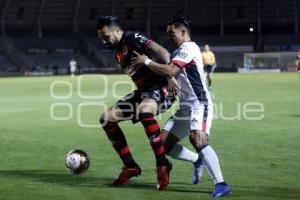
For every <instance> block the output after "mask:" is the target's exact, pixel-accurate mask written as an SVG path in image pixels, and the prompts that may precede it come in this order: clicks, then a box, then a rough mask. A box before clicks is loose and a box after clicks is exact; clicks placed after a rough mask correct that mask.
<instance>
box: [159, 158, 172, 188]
mask: <svg viewBox="0 0 300 200" xmlns="http://www.w3.org/2000/svg"><path fill="white" fill-rule="evenodd" d="M171 170H172V163H171V162H169V163H168V164H167V165H160V166H158V167H157V189H158V190H165V189H166V188H167V187H168V184H169V179H170V171H171Z"/></svg>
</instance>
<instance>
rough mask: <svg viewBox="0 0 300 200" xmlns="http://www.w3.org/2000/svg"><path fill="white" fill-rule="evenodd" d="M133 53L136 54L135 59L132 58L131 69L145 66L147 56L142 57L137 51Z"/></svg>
mask: <svg viewBox="0 0 300 200" xmlns="http://www.w3.org/2000/svg"><path fill="white" fill-rule="evenodd" d="M133 53H134V54H135V57H132V58H131V65H130V68H132V67H136V66H138V65H140V64H144V62H145V60H146V59H147V58H148V56H146V55H144V54H143V55H141V54H139V53H138V52H136V51H133Z"/></svg>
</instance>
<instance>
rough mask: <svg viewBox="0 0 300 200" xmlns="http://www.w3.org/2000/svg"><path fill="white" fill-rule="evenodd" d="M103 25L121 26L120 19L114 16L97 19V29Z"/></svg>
mask: <svg viewBox="0 0 300 200" xmlns="http://www.w3.org/2000/svg"><path fill="white" fill-rule="evenodd" d="M104 26H109V27H112V26H116V27H119V28H121V25H120V19H119V18H118V17H115V16H103V17H101V18H100V19H99V20H98V24H97V29H101V28H103V27H104Z"/></svg>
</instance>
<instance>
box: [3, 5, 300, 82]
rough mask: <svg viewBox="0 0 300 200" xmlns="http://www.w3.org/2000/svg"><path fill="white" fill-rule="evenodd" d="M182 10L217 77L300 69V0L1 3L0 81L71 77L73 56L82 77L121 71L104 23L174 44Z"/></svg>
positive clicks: (194, 37)
mask: <svg viewBox="0 0 300 200" xmlns="http://www.w3.org/2000/svg"><path fill="white" fill-rule="evenodd" d="M181 9H182V10H183V12H184V15H185V16H187V17H188V18H189V19H190V20H191V21H192V23H193V40H195V41H196V42H197V43H198V44H199V45H200V46H203V45H204V44H206V43H207V44H209V45H210V46H211V49H212V50H213V51H214V52H215V54H216V57H217V61H218V68H217V71H230V72H235V71H238V69H239V68H245V67H246V68H259V69H278V70H279V71H295V69H296V67H295V64H294V61H295V57H296V52H297V51H298V49H300V35H299V24H300V1H299V0H285V1H282V0H240V1H236V0H210V1H207V0H181V1H179V0H164V1H161V0H145V1H141V0H126V1H125V0H122V1H121V0H63V1H62V0H21V1H20V0H1V1H0V35H1V37H0V75H1V76H15V75H52V74H54V75H55V74H68V73H69V60H70V59H71V58H74V59H75V60H77V62H78V67H79V73H113V72H118V71H119V68H118V66H117V64H116V63H115V61H114V55H113V52H110V51H108V50H106V49H105V47H104V46H103V45H101V43H100V41H99V40H98V39H97V36H96V23H97V19H98V18H99V17H100V16H102V15H116V16H118V17H120V18H121V21H122V24H123V27H124V29H126V30H139V31H141V32H145V33H146V34H148V35H149V36H151V37H152V38H153V39H154V40H156V41H158V42H159V43H161V44H163V45H165V46H168V44H167V37H166V34H165V25H166V23H167V22H168V20H169V19H170V18H171V16H172V15H173V14H174V13H175V12H176V11H178V10H181ZM250 29H251V31H250ZM260 52H276V53H271V54H267V55H264V54H263V55H261V54H257V53H260ZM281 52H289V54H288V56H287V54H282V53H281ZM245 53H248V54H247V55H248V56H245V58H244V54H245ZM249 53H256V54H250V55H249ZM282 56H283V57H285V59H280V58H281V57H282ZM249 63H251V64H249Z"/></svg>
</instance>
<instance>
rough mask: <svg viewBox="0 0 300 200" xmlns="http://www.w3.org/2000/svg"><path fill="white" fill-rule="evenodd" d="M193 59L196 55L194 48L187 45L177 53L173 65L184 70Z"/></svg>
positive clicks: (172, 61)
mask: <svg viewBox="0 0 300 200" xmlns="http://www.w3.org/2000/svg"><path fill="white" fill-rule="evenodd" d="M193 57H194V55H193V50H192V48H190V47H188V46H187V45H184V46H182V47H180V48H179V49H178V51H177V52H175V55H174V57H173V58H172V60H171V63H173V64H175V65H177V66H178V67H181V68H183V67H185V66H186V65H187V64H188V63H190V62H191V61H192V60H193Z"/></svg>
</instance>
